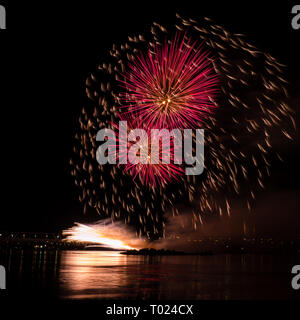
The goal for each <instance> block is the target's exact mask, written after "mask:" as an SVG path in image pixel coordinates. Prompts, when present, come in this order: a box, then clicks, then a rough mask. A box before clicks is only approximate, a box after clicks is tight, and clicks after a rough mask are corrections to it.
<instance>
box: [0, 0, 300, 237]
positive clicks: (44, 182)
mask: <svg viewBox="0 0 300 320" xmlns="http://www.w3.org/2000/svg"><path fill="white" fill-rule="evenodd" d="M24 2H25V3H22V4H12V3H11V1H10V3H9V4H7V5H6V10H7V30H0V41H1V51H0V55H1V75H2V77H4V84H2V86H1V93H2V94H1V113H2V114H1V122H2V123H1V142H2V148H1V149H2V150H1V151H2V152H1V156H2V160H3V161H4V164H2V185H3V190H2V209H1V216H0V230H11V231H15V230H19V231H26V230H27V231H58V230H61V229H62V228H63V227H66V226H70V225H71V224H72V223H73V222H74V221H78V220H81V221H83V220H87V221H93V220H95V219H96V217H95V215H93V214H89V215H88V216H87V217H84V216H83V213H82V208H81V205H80V203H79V202H78V200H77V193H76V189H75V187H74V185H73V180H72V177H71V176H70V168H69V159H70V157H71V154H72V146H73V136H74V133H75V130H76V126H77V117H78V115H79V112H80V110H81V108H82V106H83V103H84V95H85V79H86V76H87V75H88V74H89V72H91V71H93V70H94V69H95V68H96V66H97V64H98V63H100V62H103V59H104V57H105V55H106V53H107V51H108V50H109V49H110V47H111V46H112V44H113V43H114V42H118V41H120V42H121V41H123V40H125V39H126V38H127V36H128V35H130V34H132V33H136V32H141V33H143V32H144V31H146V30H148V28H149V27H150V24H151V23H152V21H157V22H159V23H161V24H163V25H164V24H166V25H167V24H168V23H172V22H173V21H174V17H175V13H176V12H179V13H180V14H181V15H183V16H188V17H191V18H196V19H200V18H201V17H203V16H209V17H211V18H213V19H214V20H215V21H216V22H218V23H219V24H221V25H224V26H225V27H227V28H228V29H229V30H230V31H232V32H236V33H244V34H246V35H247V39H248V40H249V42H252V43H254V44H255V45H257V47H258V48H260V49H261V50H262V51H265V52H269V53H271V54H272V55H273V56H275V57H276V58H277V59H278V60H279V61H280V62H282V63H284V64H286V65H287V69H286V78H287V79H288V80H289V81H290V87H289V92H290V94H291V100H290V105H291V106H292V108H293V109H295V111H296V114H297V116H296V121H297V122H298V119H299V104H300V72H299V69H300V59H299V57H300V47H299V44H300V41H299V40H300V30H298V31H295V30H293V29H292V27H291V18H292V15H291V8H292V4H287V3H286V2H284V3H283V2H281V4H280V3H277V2H274V1H270V2H267V3H265V2H264V5H263V4H262V1H259V2H254V1H247V2H244V1H239V2H236V3H234V2H232V3H230V4H229V3H228V1H226V3H225V2H224V3H222V4H217V3H216V2H215V1H200V0H199V1H181V2H180V3H179V2H178V3H177V2H174V1H151V2H149V1H148V2H147V3H146V2H145V3H144V2H142V1H140V2H132V1H130V2H129V1H120V3H121V4H119V3H118V2H110V3H108V2H107V3H105V2H104V1H85V2H82V3H80V4H79V3H76V2H73V3H72V2H68V5H67V4H65V5H62V4H61V2H58V1H51V2H48V4H45V3H44V2H37V3H35V4H32V3H31V2H28V1H24ZM97 3H98V4H97ZM162 3H164V4H163V5H162ZM2 4H4V5H5V2H4V3H3V1H2ZM297 77H298V78H297ZM4 97H5V98H4ZM279 147H282V149H283V150H284V153H285V155H286V157H287V161H286V163H285V164H278V163H275V167H274V168H275V169H274V174H273V176H272V178H271V180H270V181H269V182H268V183H267V185H268V186H269V188H268V190H267V191H266V193H265V194H264V195H262V196H261V198H260V199H259V201H258V204H257V211H258V212H260V213H261V218H260V219H261V221H262V223H265V221H266V220H265V219H267V216H268V215H269V214H270V212H271V213H272V215H273V217H274V219H273V220H274V223H275V224H276V226H277V228H278V227H279V226H286V225H287V224H290V225H293V230H294V229H295V228H297V226H298V227H299V221H300V218H299V216H298V213H299V212H298V211H299V210H298V209H297V208H299V200H298V198H299V190H300V183H299V180H298V177H297V176H299V161H300V157H299V155H300V153H299V135H298V136H297V140H296V141H295V142H294V143H291V144H290V145H288V146H286V145H283V146H279ZM267 221H269V220H268V219H267ZM297 223H298V224H297ZM265 224H266V225H270V224H269V222H266V223H265ZM270 226H271V227H272V224H271V225H270ZM284 230H285V231H284V232H283V233H285V232H287V233H288V232H289V231H288V229H284ZM295 230H296V229H295ZM298 230H299V229H298Z"/></svg>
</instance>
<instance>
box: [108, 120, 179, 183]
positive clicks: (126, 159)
mask: <svg viewBox="0 0 300 320" xmlns="http://www.w3.org/2000/svg"><path fill="white" fill-rule="evenodd" d="M121 121H127V128H126V131H127V132H126V133H127V134H126V135H127V139H126V145H125V148H123V147H121V145H122V143H123V141H121V139H120V132H121V131H120V126H119V125H118V124H115V123H113V124H112V125H113V127H114V128H115V129H116V142H117V146H118V154H117V163H118V164H119V166H122V165H123V166H124V171H126V172H130V173H131V174H132V176H133V178H134V179H135V178H137V177H138V178H139V179H140V181H141V182H142V183H143V184H150V185H152V186H157V185H163V184H166V183H167V182H170V181H173V180H178V178H179V176H181V175H183V174H184V170H183V168H182V167H181V166H180V165H179V164H175V161H174V159H175V154H176V152H177V151H179V150H180V149H179V148H180V146H181V142H182V141H179V140H177V139H181V137H179V138H177V137H174V136H172V135H171V136H169V135H168V133H166V132H163V131H161V135H160V136H156V135H153V131H152V129H158V130H160V129H159V128H157V127H155V128H150V127H147V126H146V124H145V123H142V122H141V121H140V119H139V118H136V119H134V120H133V119H129V118H128V119H124V118H123V119H121ZM133 129H143V130H144V132H145V135H142V136H139V138H138V139H137V140H136V141H130V138H129V137H130V136H129V135H130V132H131V131H132V130H133ZM137 144H138V147H137V148H136V149H135V150H134V154H135V155H136V156H137V157H138V162H135V163H133V162H132V160H131V159H130V156H129V153H130V152H132V147H134V146H135V145H137ZM180 151H181V150H180ZM131 154H132V153H131ZM154 158H155V159H156V161H155V160H154ZM154 162H155V163H154Z"/></svg>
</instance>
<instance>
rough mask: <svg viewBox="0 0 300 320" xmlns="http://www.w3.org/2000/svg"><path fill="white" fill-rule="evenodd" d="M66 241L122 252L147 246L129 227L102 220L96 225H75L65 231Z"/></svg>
mask: <svg viewBox="0 0 300 320" xmlns="http://www.w3.org/2000/svg"><path fill="white" fill-rule="evenodd" d="M63 235H64V236H66V238H65V240H64V241H75V242H87V243H94V244H99V245H101V246H103V247H108V248H111V249H120V250H130V249H138V248H142V247H143V246H145V240H144V239H141V238H137V237H136V236H135V233H134V232H132V231H131V230H130V229H129V228H128V227H127V226H125V225H124V224H122V223H120V222H115V223H111V221H110V220H107V219H106V220H102V221H99V222H96V223H94V224H81V223H77V222H76V223H75V225H74V226H73V227H71V228H69V229H66V230H64V231H63Z"/></svg>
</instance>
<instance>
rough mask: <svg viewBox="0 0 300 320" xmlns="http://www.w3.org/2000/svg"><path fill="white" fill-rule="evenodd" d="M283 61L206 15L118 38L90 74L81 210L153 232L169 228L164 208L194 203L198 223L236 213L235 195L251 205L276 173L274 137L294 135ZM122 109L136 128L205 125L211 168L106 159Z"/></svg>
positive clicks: (77, 156)
mask: <svg viewBox="0 0 300 320" xmlns="http://www.w3.org/2000/svg"><path fill="white" fill-rule="evenodd" d="M283 67H284V66H283V65H282V64H280V63H279V62H278V61H277V60H276V59H275V58H274V57H272V56H271V55H270V54H268V53H264V52H262V51H260V50H258V49H257V48H256V47H255V46H254V45H252V44H251V43H249V42H248V41H247V40H246V38H245V37H244V36H243V35H241V34H233V33H231V32H229V31H227V30H226V29H225V28H224V27H223V26H220V25H218V24H216V23H215V22H214V21H212V20H211V19H209V18H204V19H200V20H199V21H196V20H193V19H185V18H182V17H181V16H180V15H177V16H176V23H175V25H174V26H169V27H168V28H166V27H164V26H162V25H160V24H158V23H156V22H155V23H153V25H152V27H151V30H150V32H149V33H147V34H145V35H141V34H137V35H134V36H129V37H128V41H126V42H124V43H122V44H120V45H113V47H112V49H111V50H110V51H109V56H108V57H107V61H106V62H105V63H103V64H100V65H99V66H98V68H97V70H95V71H94V72H92V73H91V74H90V75H89V76H88V78H87V80H86V94H87V97H88V99H87V101H86V105H85V106H84V107H83V109H82V113H81V115H80V117H79V128H78V129H79V130H78V133H77V134H76V137H75V138H76V143H75V145H74V156H73V157H72V160H71V161H70V164H71V173H72V175H73V177H74V181H75V184H76V185H77V186H78V188H79V192H80V194H79V200H80V201H81V202H82V203H83V206H84V210H85V211H86V210H87V208H88V207H90V208H92V209H94V210H97V212H98V213H99V215H100V216H101V217H110V218H111V220H113V221H114V220H118V221H124V222H125V223H128V224H132V225H134V226H135V227H136V229H137V233H138V234H139V235H142V234H143V235H147V236H148V237H151V238H155V237H158V236H162V235H164V224H165V214H166V213H172V214H173V215H177V214H180V212H179V210H178V208H179V207H178V204H179V203H188V204H189V206H190V207H191V209H192V212H193V214H192V219H191V223H192V224H193V226H194V228H197V225H198V224H201V225H202V224H204V223H205V221H206V219H207V217H209V216H211V215H218V216H230V214H231V201H232V199H233V198H234V197H235V196H236V195H238V196H244V195H245V196H246V197H247V201H246V203H245V207H246V208H247V209H248V210H251V206H252V204H253V201H254V200H255V197H256V193H257V192H258V191H259V190H262V189H264V188H265V186H264V180H265V177H266V176H268V175H270V163H271V161H270V159H271V158H272V157H273V156H274V154H276V151H275V150H274V151H273V148H272V143H273V139H274V137H277V138H278V135H280V137H281V138H282V139H290V140H291V139H292V135H293V133H292V132H290V131H291V130H290V129H288V128H291V127H292V128H293V127H295V121H294V119H293V112H292V110H291V109H290V107H289V106H288V105H287V102H286V100H287V89H286V84H287V82H286V80H285V79H284V77H283V75H282V69H283ZM122 117H125V118H126V119H131V120H129V122H128V123H129V126H130V127H132V128H134V127H145V128H148V129H150V128H153V127H159V128H165V127H166V128H170V129H172V128H180V129H182V128H201V129H204V131H205V162H204V167H205V170H204V173H203V174H201V175H199V176H186V175H184V174H182V172H181V168H180V167H178V166H174V165H163V164H161V163H160V164H157V165H151V164H137V165H109V164H107V165H100V164H99V163H98V162H97V160H96V151H97V147H98V146H99V144H98V143H97V142H96V134H97V131H98V130H99V129H102V128H112V129H116V128H117V123H118V122H119V121H120V119H122ZM128 117H129V118H128ZM123 119H124V118H123ZM291 125H292V126H291ZM147 148H148V146H147ZM119 156H122V155H119ZM278 157H279V159H280V156H279V155H278ZM137 176H138V177H140V178H136V177H137ZM172 176H173V178H174V176H176V177H175V179H171V177H172ZM225 195H226V196H225Z"/></svg>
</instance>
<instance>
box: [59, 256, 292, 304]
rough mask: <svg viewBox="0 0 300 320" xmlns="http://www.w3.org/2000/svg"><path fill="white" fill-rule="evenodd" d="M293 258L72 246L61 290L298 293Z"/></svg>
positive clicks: (224, 295) (171, 295)
mask: <svg viewBox="0 0 300 320" xmlns="http://www.w3.org/2000/svg"><path fill="white" fill-rule="evenodd" d="M290 259H292V258H291V257H290ZM290 259H289V258H286V259H285V260H282V259H281V258H280V257H276V256H275V257H274V256H257V255H216V256H211V257H210V256H206V257H202V256H184V257H182V256H162V257H143V256H123V255H121V254H118V253H116V252H88V251H80V252H78V251H77V252H71V251H68V252H64V253H63V255H62V258H61V268H60V277H59V281H60V288H61V291H60V296H61V297H63V298H72V299H76V298H78V299H86V298H101V299H105V298H119V299H122V298H126V299H128V298H141V299H148V298H152V299H271V298H288V297H290V296H292V295H293V294H294V292H293V291H292V290H291V288H290V278H289V277H290V275H289V272H290V267H289V265H290V263H291V261H289V260H290ZM282 261H285V263H283V262H282Z"/></svg>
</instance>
